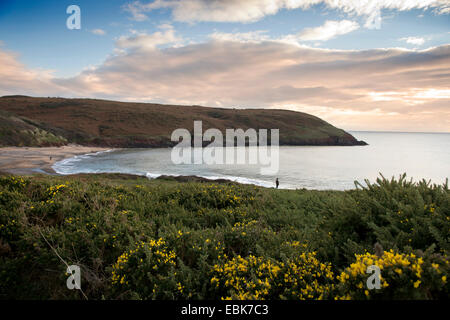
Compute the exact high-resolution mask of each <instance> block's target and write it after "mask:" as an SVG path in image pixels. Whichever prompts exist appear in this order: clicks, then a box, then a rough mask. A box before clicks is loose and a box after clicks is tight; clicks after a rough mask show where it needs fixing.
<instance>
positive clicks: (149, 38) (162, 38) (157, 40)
mask: <svg viewBox="0 0 450 320" xmlns="http://www.w3.org/2000/svg"><path fill="white" fill-rule="evenodd" d="M160 29H162V30H163V31H157V32H155V33H152V34H146V33H139V32H137V31H134V30H133V35H132V36H122V37H120V38H119V39H118V40H117V41H116V46H117V47H118V48H119V49H138V50H139V49H155V48H156V47H157V46H161V45H165V44H170V43H172V44H173V43H177V42H180V41H182V39H181V38H180V37H178V36H177V35H176V34H175V30H174V29H173V27H172V26H171V25H168V24H164V25H161V26H160Z"/></svg>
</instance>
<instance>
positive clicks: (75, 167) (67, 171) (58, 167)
mask: <svg viewBox="0 0 450 320" xmlns="http://www.w3.org/2000/svg"><path fill="white" fill-rule="evenodd" d="M111 151H114V150H113V149H111V150H105V151H98V152H95V153H87V154H82V155H76V156H74V157H71V158H67V159H63V160H61V161H58V162H55V163H54V164H53V166H52V168H53V170H54V171H55V172H56V173H57V174H60V175H71V174H79V173H124V174H132V175H139V176H145V177H147V178H148V179H157V178H159V177H161V176H170V177H181V176H197V177H199V178H205V179H209V180H228V181H233V182H237V183H242V184H251V185H256V186H261V187H265V188H272V187H274V186H275V183H274V182H269V181H265V180H260V179H254V178H248V177H242V176H230V175H221V174H219V175H203V174H197V173H193V172H185V173H181V174H179V173H178V174H176V173H173V172H170V171H164V172H163V171H160V172H148V171H140V170H138V169H133V168H127V167H119V166H111V167H101V168H96V167H95V166H94V167H92V166H89V165H87V166H85V165H80V164H79V162H81V161H85V160H88V159H92V158H95V157H97V156H99V155H101V154H104V153H108V152H111ZM283 189H295V187H291V186H284V188H283Z"/></svg>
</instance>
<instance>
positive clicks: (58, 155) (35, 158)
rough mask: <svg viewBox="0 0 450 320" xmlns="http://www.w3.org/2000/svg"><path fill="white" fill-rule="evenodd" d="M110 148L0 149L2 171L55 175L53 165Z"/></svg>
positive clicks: (73, 146) (0, 169)
mask: <svg viewBox="0 0 450 320" xmlns="http://www.w3.org/2000/svg"><path fill="white" fill-rule="evenodd" d="M109 149H110V148H97V147H85V146H79V145H67V146H63V147H44V148H31V147H5V148H0V171H3V172H8V173H12V174H24V175H26V174H33V173H47V174H55V171H54V170H53V169H52V165H53V164H54V163H55V162H57V161H60V160H63V159H66V158H70V157H73V156H76V155H79V154H86V153H92V152H99V151H106V150H109Z"/></svg>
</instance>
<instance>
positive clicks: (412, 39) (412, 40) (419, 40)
mask: <svg viewBox="0 0 450 320" xmlns="http://www.w3.org/2000/svg"><path fill="white" fill-rule="evenodd" d="M399 40H400V41H405V42H406V43H409V44H413V45H416V46H421V45H423V44H424V43H425V39H424V38H420V37H406V38H400V39H399Z"/></svg>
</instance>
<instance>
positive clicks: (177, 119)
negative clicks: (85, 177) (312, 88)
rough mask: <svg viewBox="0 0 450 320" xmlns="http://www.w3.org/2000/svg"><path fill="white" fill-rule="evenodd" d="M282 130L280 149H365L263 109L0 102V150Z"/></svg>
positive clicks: (138, 143) (294, 115) (296, 116)
mask: <svg viewBox="0 0 450 320" xmlns="http://www.w3.org/2000/svg"><path fill="white" fill-rule="evenodd" d="M194 120H202V121H203V130H206V129H208V128H217V129H219V130H221V131H222V132H223V133H224V132H225V129H227V128H234V129H238V128H240V129H244V130H246V129H248V128H254V129H256V130H258V129H280V144H281V145H361V144H362V145H364V144H365V143H364V142H361V141H357V140H356V139H355V138H354V137H353V136H352V135H350V134H349V133H347V132H345V131H344V130H341V129H338V128H336V127H334V126H332V125H331V124H329V123H327V122H325V121H323V120H321V119H319V118H317V117H314V116H312V115H309V114H306V113H301V112H294V111H287V110H267V109H266V110H265V109H218V108H206V107H200V106H175V105H160V104H150V103H125V102H116V101H106V100H94V99H63V98H32V97H26V96H5V97H1V98H0V146H51V145H61V144H67V143H77V144H82V145H89V146H99V147H168V146H172V145H174V143H173V142H171V141H170V135H171V134H172V131H173V130H175V129H178V128H186V129H188V130H190V131H191V132H193V124H194Z"/></svg>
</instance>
